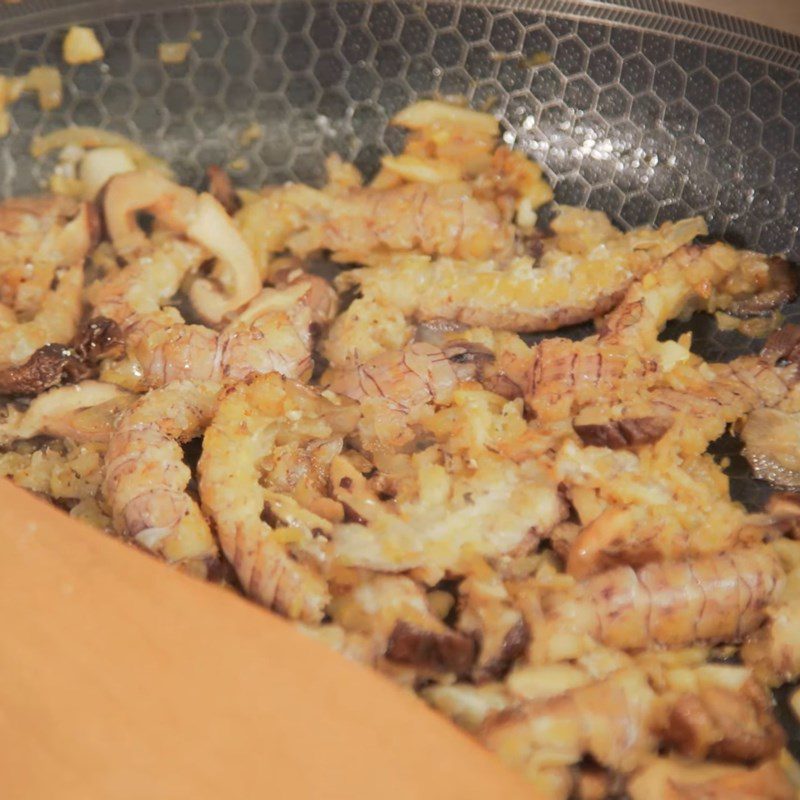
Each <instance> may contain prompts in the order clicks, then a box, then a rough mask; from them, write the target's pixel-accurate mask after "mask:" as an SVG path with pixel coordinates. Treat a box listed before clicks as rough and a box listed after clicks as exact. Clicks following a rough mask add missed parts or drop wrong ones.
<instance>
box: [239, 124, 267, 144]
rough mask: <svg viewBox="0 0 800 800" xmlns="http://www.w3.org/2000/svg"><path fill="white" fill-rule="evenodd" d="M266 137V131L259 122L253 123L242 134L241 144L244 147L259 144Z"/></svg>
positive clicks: (240, 137)
mask: <svg viewBox="0 0 800 800" xmlns="http://www.w3.org/2000/svg"><path fill="white" fill-rule="evenodd" d="M263 136H264V129H263V128H262V127H261V125H259V124H258V123H257V122H251V123H250V124H249V125H248V126H247V127H246V128H245V129H244V130H243V131H242V132H241V133H240V134H239V144H240V145H241V146H242V147H247V145H249V144H252V143H253V142H257V141H258V140H259V139H261V138H262V137H263Z"/></svg>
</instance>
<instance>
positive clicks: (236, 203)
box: [206, 165, 242, 216]
mask: <svg viewBox="0 0 800 800" xmlns="http://www.w3.org/2000/svg"><path fill="white" fill-rule="evenodd" d="M206 178H207V179H208V192H209V194H210V195H211V196H212V197H213V198H214V199H215V200H217V201H219V203H220V204H221V205H222V207H223V208H224V209H225V210H226V211H227V212H228V213H229V214H230V215H231V216H232V215H233V214H235V213H236V212H237V211H238V210H239V209H240V208H241V207H242V201H241V200H240V199H239V196H238V195H237V194H236V190H235V189H234V188H233V182H232V181H231V176H230V175H228V173H227V172H225V170H224V169H222V167H218V166H216V165H212V166H210V167H209V168H208V169H207V170H206Z"/></svg>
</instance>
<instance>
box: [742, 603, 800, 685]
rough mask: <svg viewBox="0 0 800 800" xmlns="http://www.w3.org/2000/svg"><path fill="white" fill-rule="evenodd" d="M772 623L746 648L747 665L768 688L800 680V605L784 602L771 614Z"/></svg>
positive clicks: (762, 629)
mask: <svg viewBox="0 0 800 800" xmlns="http://www.w3.org/2000/svg"><path fill="white" fill-rule="evenodd" d="M768 615H769V621H768V623H767V624H766V625H765V626H764V627H763V628H761V629H760V630H758V631H756V632H755V633H754V634H753V635H752V636H751V637H750V638H749V639H748V640H747V641H746V642H745V643H744V646H743V647H742V658H743V659H744V662H745V664H748V665H749V666H751V667H752V669H753V672H754V673H755V675H756V676H757V677H758V678H759V680H761V681H762V682H763V683H766V684H767V685H768V686H781V685H782V684H784V683H788V682H790V681H795V680H797V678H798V677H800V603H798V602H797V601H795V602H792V603H781V604H778V605H777V606H776V607H774V608H772V609H770V610H769V612H768Z"/></svg>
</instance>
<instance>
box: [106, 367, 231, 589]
mask: <svg viewBox="0 0 800 800" xmlns="http://www.w3.org/2000/svg"><path fill="white" fill-rule="evenodd" d="M215 403H216V388H215V387H214V386H208V385H204V384H198V383H189V382H178V383H174V384H171V385H170V386H168V387H164V388H162V389H158V390H156V391H153V392H150V393H149V394H147V395H146V396H145V397H143V398H142V399H141V400H139V401H138V402H137V403H136V405H135V406H134V407H133V408H131V409H130V411H128V412H127V413H126V414H125V415H124V417H123V418H122V420H121V421H120V423H119V426H118V427H117V430H116V431H115V433H114V435H113V436H112V437H111V440H110V442H109V445H108V452H107V454H106V460H105V477H104V480H103V495H104V497H105V499H106V502H107V503H108V506H109V508H110V510H111V516H112V521H113V524H114V528H115V530H116V531H117V533H119V534H120V535H122V536H125V537H128V538H131V539H132V540H134V541H135V542H136V543H137V544H139V545H141V546H142V547H144V548H145V549H147V550H150V551H151V552H153V553H156V554H157V555H159V556H161V557H163V558H164V559H166V560H167V561H169V562H172V563H179V564H182V565H184V566H186V567H187V568H189V569H191V570H192V571H199V572H201V573H204V572H205V571H206V570H207V568H208V567H209V566H210V565H211V564H212V563H213V562H214V561H216V559H217V556H218V551H217V545H216V542H215V541H214V538H213V536H212V534H211V530H210V528H209V525H208V523H207V522H206V519H205V517H204V516H203V514H202V512H201V511H200V508H199V506H198V505H197V503H196V502H195V501H194V500H193V499H192V498H191V497H190V496H189V494H187V491H186V489H187V486H188V484H189V481H190V479H191V472H190V470H189V468H188V467H187V466H186V465H185V464H184V463H183V451H182V449H181V447H180V445H179V444H178V441H181V440H187V439H190V438H192V437H193V436H196V435H197V434H198V433H199V432H200V431H201V430H202V429H203V427H205V425H207V424H208V422H209V421H210V419H211V416H212V414H213V411H214V406H215Z"/></svg>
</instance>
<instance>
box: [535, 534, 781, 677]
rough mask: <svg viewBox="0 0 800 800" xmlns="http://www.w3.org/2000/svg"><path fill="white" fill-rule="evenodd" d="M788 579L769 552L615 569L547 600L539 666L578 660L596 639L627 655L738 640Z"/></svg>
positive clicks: (538, 640)
mask: <svg viewBox="0 0 800 800" xmlns="http://www.w3.org/2000/svg"><path fill="white" fill-rule="evenodd" d="M783 581H784V573H783V570H782V568H781V565H780V562H779V561H778V560H777V558H776V557H775V555H774V553H773V551H772V550H771V549H768V548H763V547H760V548H750V549H739V550H732V551H731V552H729V553H724V554H721V555H717V556H710V557H707V558H701V559H695V560H692V561H676V562H666V563H655V564H648V565H647V566H645V567H643V568H641V569H639V570H634V569H632V568H631V567H617V568H615V569H612V570H609V571H608V572H604V573H601V574H599V575H595V576H594V577H591V578H588V579H587V580H585V581H582V582H580V583H577V584H575V585H574V586H573V587H572V588H570V589H567V590H564V591H557V592H552V593H549V594H546V595H545V597H544V598H543V618H542V621H541V624H540V625H538V626H537V627H535V628H534V632H533V633H534V642H533V655H534V657H535V659H536V660H537V661H553V660H555V661H559V660H563V659H568V658H574V657H577V656H578V655H580V654H581V653H582V652H585V650H586V649H587V647H590V646H591V642H592V640H593V641H595V642H599V643H602V644H604V645H607V646H609V647H614V648H618V649H622V650H636V649H640V648H645V647H653V646H667V647H680V646H685V645H689V644H693V643H695V642H731V641H741V640H742V639H743V638H744V637H745V636H747V635H748V634H750V633H752V632H753V631H755V630H756V629H757V628H758V627H759V626H760V625H761V624H762V623H763V622H764V620H765V619H766V617H767V606H768V605H769V603H770V602H772V600H773V599H774V598H775V597H777V596H778V595H779V593H780V591H781V587H782V586H783Z"/></svg>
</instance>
